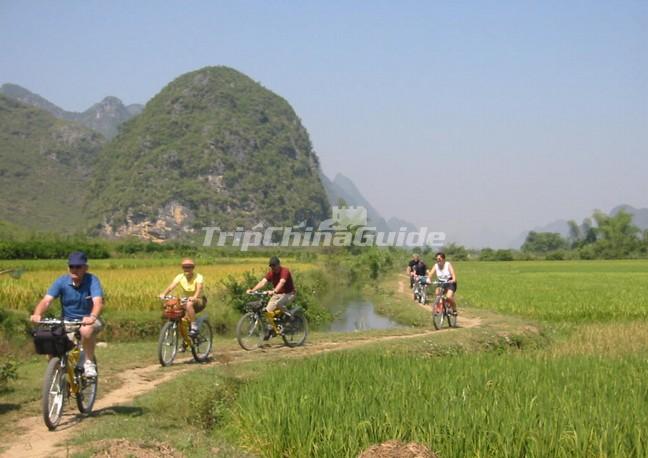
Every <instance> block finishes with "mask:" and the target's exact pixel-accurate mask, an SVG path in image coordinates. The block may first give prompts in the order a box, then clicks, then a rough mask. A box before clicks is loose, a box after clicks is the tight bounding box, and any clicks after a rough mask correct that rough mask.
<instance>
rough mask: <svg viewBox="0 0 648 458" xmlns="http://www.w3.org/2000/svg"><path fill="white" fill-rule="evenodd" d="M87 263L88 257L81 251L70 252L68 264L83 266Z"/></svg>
mask: <svg viewBox="0 0 648 458" xmlns="http://www.w3.org/2000/svg"><path fill="white" fill-rule="evenodd" d="M87 264H88V257H87V256H86V254H85V253H84V252H83V251H75V252H74V253H70V256H69V257H68V266H85V265H87Z"/></svg>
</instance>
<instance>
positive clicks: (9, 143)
mask: <svg viewBox="0 0 648 458" xmlns="http://www.w3.org/2000/svg"><path fill="white" fill-rule="evenodd" d="M104 141H105V140H104V138H103V137H102V136H101V135H99V134H97V133H95V132H92V131H91V130H89V129H87V128H85V127H82V126H79V125H77V124H74V123H71V122H68V121H63V120H60V119H57V118H55V117H54V116H52V115H51V114H49V113H47V112H46V111H43V110H41V109H38V108H33V107H29V106H26V105H23V104H21V103H19V102H16V101H14V100H12V99H10V98H8V97H5V96H4V95H1V94H0V180H1V182H2V186H0V215H2V216H1V218H2V220H3V221H6V222H9V223H12V224H13V225H17V226H22V227H25V228H30V229H32V230H36V231H40V232H46V231H49V232H60V233H61V232H63V233H65V232H67V233H74V232H79V231H80V230H81V229H82V228H83V227H84V225H86V222H85V221H84V215H83V210H82V209H83V207H84V205H85V204H86V198H87V189H86V188H87V179H88V177H89V174H90V172H91V169H92V167H93V165H94V161H95V158H96V156H97V154H98V152H99V149H100V148H101V146H102V144H103V143H104ZM3 232H4V231H3ZM12 232H16V231H15V230H12Z"/></svg>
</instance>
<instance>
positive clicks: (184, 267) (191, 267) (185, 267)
mask: <svg viewBox="0 0 648 458" xmlns="http://www.w3.org/2000/svg"><path fill="white" fill-rule="evenodd" d="M194 267H196V266H182V268H183V269H193V268H194Z"/></svg>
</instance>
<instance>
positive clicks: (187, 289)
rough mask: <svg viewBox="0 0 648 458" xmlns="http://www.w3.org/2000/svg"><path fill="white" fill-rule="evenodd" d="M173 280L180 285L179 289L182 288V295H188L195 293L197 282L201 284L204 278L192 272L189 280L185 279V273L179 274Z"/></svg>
mask: <svg viewBox="0 0 648 458" xmlns="http://www.w3.org/2000/svg"><path fill="white" fill-rule="evenodd" d="M173 282H174V283H177V284H178V286H180V289H182V296H183V297H190V296H193V295H194V294H195V293H196V288H197V285H198V283H200V284H201V285H202V284H204V283H205V279H204V278H203V276H202V275H200V274H193V277H191V280H187V277H185V274H179V275H178V276H177V277H176V278H175V279H174V280H173Z"/></svg>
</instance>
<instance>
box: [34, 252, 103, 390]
mask: <svg viewBox="0 0 648 458" xmlns="http://www.w3.org/2000/svg"><path fill="white" fill-rule="evenodd" d="M68 268H69V270H70V273H69V274H67V275H62V276H60V277H59V278H57V279H56V281H55V282H54V283H53V284H52V286H50V288H49V289H48V290H47V294H45V297H43V299H42V300H41V301H40V302H39V303H38V305H37V306H36V308H35V309H34V314H33V315H32V316H31V321H33V322H38V321H40V320H41V318H42V315H43V313H45V310H47V308H48V307H49V306H50V305H51V304H52V301H53V300H54V299H55V298H59V299H60V300H61V307H62V308H63V318H64V319H66V320H81V321H82V322H83V324H84V325H86V326H81V328H80V330H79V331H80V333H81V344H82V345H83V350H84V351H85V355H86V359H85V363H84V367H83V368H84V371H85V375H86V376H87V377H96V376H97V368H96V366H95V364H94V362H93V361H94V351H95V344H96V335H97V333H98V332H99V331H100V330H101V329H102V328H103V323H102V321H101V320H100V319H99V315H101V310H102V309H103V305H104V304H103V290H102V289H101V283H100V282H99V279H98V278H97V277H96V276H94V275H92V274H91V273H88V257H87V256H86V255H85V253H83V252H80V251H76V252H74V253H72V254H70V257H69V258H68Z"/></svg>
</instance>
